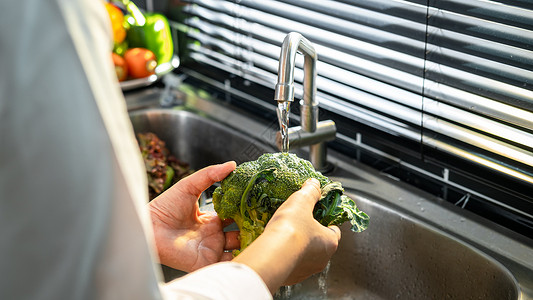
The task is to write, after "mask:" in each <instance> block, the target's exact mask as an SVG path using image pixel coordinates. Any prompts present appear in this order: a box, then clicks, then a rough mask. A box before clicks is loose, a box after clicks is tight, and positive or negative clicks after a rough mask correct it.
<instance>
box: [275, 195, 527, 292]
mask: <svg viewBox="0 0 533 300" xmlns="http://www.w3.org/2000/svg"><path fill="white" fill-rule="evenodd" d="M346 194H347V195H349V196H350V197H351V198H352V199H354V200H355V202H356V203H357V205H358V206H359V207H360V208H361V209H362V210H363V211H365V212H366V213H367V214H368V215H369V216H370V217H371V223H370V226H369V228H368V229H367V230H366V231H364V232H362V233H353V232H351V231H350V229H349V226H346V225H343V226H342V227H341V230H342V239H341V242H340V245H339V248H338V250H337V252H336V253H335V254H334V256H333V257H332V259H331V261H330V265H329V268H327V269H326V270H325V271H324V272H322V273H320V274H317V275H314V276H313V277H311V278H310V279H307V280H306V281H304V282H303V283H300V284H297V285H295V286H292V287H290V288H283V289H282V290H281V291H280V292H278V295H277V299H518V290H517V284H516V281H515V279H514V278H513V276H512V275H511V274H510V272H509V271H508V270H507V269H505V268H504V267H503V266H502V265H501V264H499V263H498V262H496V261H495V260H493V259H492V258H490V257H489V256H487V255H484V254H483V253H481V252H479V251H477V250H475V249H473V248H472V247H469V246H467V245H465V244H464V243H461V242H460V241H458V240H456V239H454V238H452V237H450V236H448V235H447V234H445V233H443V232H441V231H439V230H436V229H435V228H432V227H430V226H428V225H427V224H423V223H421V222H419V221H417V220H416V219H413V218H411V217H409V216H408V215H406V214H402V213H401V212H399V211H397V210H395V209H393V208H391V207H388V206H386V205H385V204H384V203H383V201H381V200H380V199H377V198H375V197H372V196H371V195H367V194H366V193H363V192H361V191H355V190H349V189H348V190H347V191H346Z"/></svg>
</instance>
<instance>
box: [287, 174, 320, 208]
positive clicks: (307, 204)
mask: <svg viewBox="0 0 533 300" xmlns="http://www.w3.org/2000/svg"><path fill="white" fill-rule="evenodd" d="M321 194H322V192H321V191H320V182H319V181H318V180H317V179H315V178H309V179H307V180H306V181H305V182H304V184H303V185H302V187H301V188H300V190H299V191H297V192H295V193H294V194H292V195H291V196H290V197H289V199H287V201H285V202H289V203H291V205H298V207H300V208H301V209H305V210H310V211H312V210H313V208H314V207H315V204H316V203H317V202H318V200H320V196H321Z"/></svg>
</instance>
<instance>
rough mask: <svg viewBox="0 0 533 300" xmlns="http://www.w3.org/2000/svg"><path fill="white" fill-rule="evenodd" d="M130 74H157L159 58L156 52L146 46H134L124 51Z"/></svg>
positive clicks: (140, 75)
mask: <svg viewBox="0 0 533 300" xmlns="http://www.w3.org/2000/svg"><path fill="white" fill-rule="evenodd" d="M124 59H125V60H126V65H127V66H128V72H129V75H130V76H131V77H133V78H143V77H148V76H150V75H152V74H155V67H157V59H156V57H155V54H154V53H153V52H152V51H150V50H148V49H145V48H132V49H128V50H127V51H126V53H124Z"/></svg>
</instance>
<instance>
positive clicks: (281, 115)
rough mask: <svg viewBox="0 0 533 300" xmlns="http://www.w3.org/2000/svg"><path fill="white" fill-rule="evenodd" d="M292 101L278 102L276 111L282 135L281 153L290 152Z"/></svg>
mask: <svg viewBox="0 0 533 300" xmlns="http://www.w3.org/2000/svg"><path fill="white" fill-rule="evenodd" d="M290 107H291V102H290V101H278V107H277V109H276V111H277V113H278V120H279V132H280V134H281V141H282V142H281V152H289V112H290Z"/></svg>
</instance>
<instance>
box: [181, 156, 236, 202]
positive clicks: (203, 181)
mask: <svg viewBox="0 0 533 300" xmlns="http://www.w3.org/2000/svg"><path fill="white" fill-rule="evenodd" d="M235 168H236V163H235V162H234V161H229V162H226V163H223V164H218V165H212V166H209V167H205V168H203V169H201V170H199V171H196V172H194V173H193V174H191V175H189V176H187V177H185V178H183V179H182V180H180V182H179V184H177V185H176V186H178V188H179V189H181V190H183V191H184V192H186V193H188V194H191V195H198V196H199V195H200V194H201V193H202V192H203V191H205V190H206V189H207V188H208V187H210V186H211V185H213V183H215V182H218V181H221V180H222V179H224V178H226V176H228V175H229V173H231V171H233V170H235Z"/></svg>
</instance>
